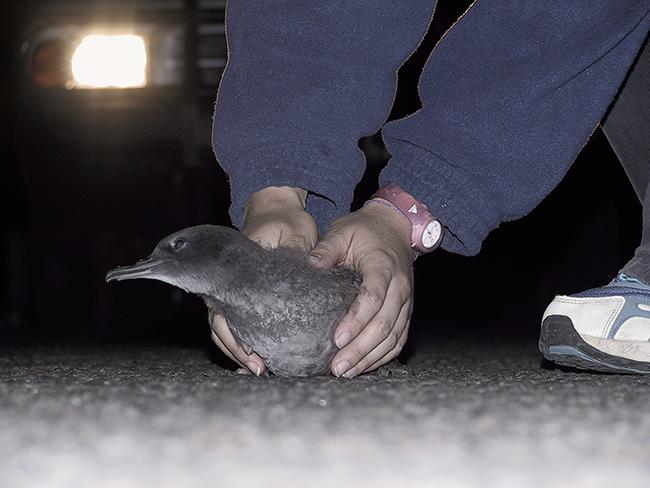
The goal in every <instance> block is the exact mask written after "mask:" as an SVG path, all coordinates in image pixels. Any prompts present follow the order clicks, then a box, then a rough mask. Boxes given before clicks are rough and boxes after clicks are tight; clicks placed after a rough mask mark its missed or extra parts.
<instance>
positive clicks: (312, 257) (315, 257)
mask: <svg viewBox="0 0 650 488" xmlns="http://www.w3.org/2000/svg"><path fill="white" fill-rule="evenodd" d="M320 258H321V257H320V256H319V255H318V254H310V255H309V260H310V261H320Z"/></svg>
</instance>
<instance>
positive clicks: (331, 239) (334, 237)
mask: <svg viewBox="0 0 650 488" xmlns="http://www.w3.org/2000/svg"><path fill="white" fill-rule="evenodd" d="M344 241H345V239H344V238H343V236H341V235H340V234H334V233H330V234H327V235H325V237H323V238H322V239H321V240H320V241H319V242H318V243H317V244H316V246H314V248H313V249H312V250H311V252H310V253H309V259H310V261H311V262H312V264H313V265H314V266H316V267H317V268H324V269H327V268H331V267H333V266H335V265H336V264H337V263H340V262H342V261H343V260H345V251H346V249H347V248H348V246H347V244H346V243H345V242H344Z"/></svg>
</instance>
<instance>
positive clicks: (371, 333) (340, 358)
mask: <svg viewBox="0 0 650 488" xmlns="http://www.w3.org/2000/svg"><path fill="white" fill-rule="evenodd" d="M401 298H402V296H401V293H400V292H399V291H398V290H396V289H395V285H394V283H392V282H391V284H390V285H389V287H388V290H387V292H386V299H385V301H384V302H383V305H382V306H381V308H380V310H379V311H378V312H377V313H376V314H375V316H374V317H372V319H371V320H370V321H368V325H367V326H365V327H364V328H363V330H361V332H360V333H359V335H358V336H357V337H356V338H355V339H354V340H352V342H350V343H349V344H348V345H347V346H345V347H344V348H343V349H342V350H341V351H339V352H338V353H337V354H336V356H335V357H334V359H333V361H332V365H333V370H332V372H333V373H334V374H335V375H336V376H341V375H344V374H345V373H346V372H348V371H350V370H353V369H355V367H356V366H357V365H358V363H359V362H360V361H361V360H362V359H363V358H364V357H366V356H367V355H368V354H369V353H370V352H371V351H372V350H373V349H375V348H376V347H377V346H378V345H379V344H381V343H382V342H383V341H384V340H386V339H387V338H391V340H395V342H397V340H398V339H399V335H400V333H401V330H399V331H397V330H395V326H396V323H397V319H398V317H399V314H400V311H401V309H402V306H403V304H404V301H403V300H401ZM391 336H392V337H391Z"/></svg>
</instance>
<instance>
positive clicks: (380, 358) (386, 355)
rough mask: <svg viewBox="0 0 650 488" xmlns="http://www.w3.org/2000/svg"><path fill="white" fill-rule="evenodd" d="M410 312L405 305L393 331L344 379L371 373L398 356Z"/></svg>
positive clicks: (405, 335)
mask: <svg viewBox="0 0 650 488" xmlns="http://www.w3.org/2000/svg"><path fill="white" fill-rule="evenodd" d="M410 310H411V303H410V302H407V303H405V304H404V306H403V307H402V310H401V311H400V314H399V316H398V317H397V322H396V323H395V328H394V329H393V331H392V332H391V333H390V334H389V336H388V337H387V338H386V339H384V341H383V342H382V343H381V344H379V345H378V346H377V347H375V348H374V349H373V350H372V351H370V352H369V353H368V354H367V355H366V357H364V358H363V359H362V360H361V361H359V364H357V365H356V367H355V368H353V369H352V370H350V371H347V372H346V373H345V374H344V376H345V377H346V378H352V377H354V376H357V375H360V374H362V373H365V372H367V371H371V370H372V369H376V368H378V367H379V366H381V365H383V364H386V363H388V362H389V361H391V360H392V359H393V358H394V357H395V356H397V355H398V354H399V352H400V351H401V350H402V347H404V344H405V343H406V338H407V336H408V333H407V331H408V324H409V320H410V318H411V313H410Z"/></svg>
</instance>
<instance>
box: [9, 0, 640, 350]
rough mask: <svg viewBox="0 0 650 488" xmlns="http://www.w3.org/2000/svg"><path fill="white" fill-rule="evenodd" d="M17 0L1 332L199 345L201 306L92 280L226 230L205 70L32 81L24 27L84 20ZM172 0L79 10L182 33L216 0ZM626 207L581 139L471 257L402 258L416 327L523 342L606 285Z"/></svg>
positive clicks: (135, 285)
mask: <svg viewBox="0 0 650 488" xmlns="http://www.w3.org/2000/svg"><path fill="white" fill-rule="evenodd" d="M19 3H20V5H13V3H12V4H11V5H10V6H7V5H5V6H3V7H1V8H2V10H3V11H2V15H0V17H2V19H3V24H4V25H3V26H2V29H1V32H2V36H3V39H2V53H3V56H2V58H1V60H0V63H2V66H1V67H2V73H3V75H4V82H3V84H2V87H3V89H2V95H0V109H1V113H2V118H1V120H0V124H2V126H1V129H2V132H1V133H2V163H1V164H2V170H1V176H0V199H1V204H2V219H3V230H2V234H1V237H0V342H3V341H36V340H38V341H47V342H49V341H61V340H65V341H77V340H80V341H81V340H83V341H86V340H92V341H105V342H107V341H135V340H145V341H162V342H174V343H184V344H185V343H186V344H198V343H201V344H203V343H205V344H207V343H208V342H209V334H208V327H207V323H206V313H205V310H204V307H203V304H202V303H201V302H200V300H198V299H197V298H195V297H192V296H188V295H185V294H184V293H182V292H180V291H178V290H176V289H173V288H171V287H169V286H167V285H164V284H162V283H158V282H152V281H134V282H127V283H120V284H117V285H113V284H112V285H110V286H109V285H106V284H105V283H104V274H105V272H106V271H107V270H108V269H110V268H112V267H114V266H115V265H119V264H128V263H131V262H134V261H135V260H136V259H139V258H140V257H143V256H145V255H147V254H148V253H149V252H150V251H151V249H152V248H153V245H154V244H155V243H156V242H157V241H158V239H159V238H160V237H162V236H164V235H166V234H168V233H170V232H173V231H175V230H178V229H180V228H183V227H187V226H190V225H196V224H199V223H217V224H223V225H228V224H229V220H228V217H227V205H228V198H229V196H228V185H227V182H226V179H225V176H224V174H223V172H222V171H221V169H220V167H219V165H218V163H217V162H216V160H215V158H214V156H213V154H212V152H211V149H210V147H209V143H210V117H211V113H212V107H213V103H214V97H215V94H216V84H217V82H218V73H216V74H215V73H209V74H208V75H207V79H206V78H205V76H203V75H205V73H199V72H198V69H195V63H187V64H186V66H187V69H186V70H185V72H184V74H183V80H184V81H183V84H182V85H181V86H178V87H176V88H171V89H165V90H153V89H151V90H150V89H143V90H127V91H125V92H101V93H100V92H95V91H93V92H87V91H77V90H65V89H63V88H48V89H43V88H40V87H36V86H34V85H33V84H32V83H31V81H30V79H29V76H28V74H27V73H26V71H27V69H26V66H25V60H24V58H23V57H22V54H21V46H23V43H24V41H25V38H26V37H28V36H29V35H30V32H32V30H33V27H34V25H36V24H38V25H41V24H42V23H47V22H48V21H50V20H51V21H54V20H55V19H56V18H59V17H60V16H65V15H70V16H71V17H74V18H75V19H76V18H77V17H78V18H79V19H81V21H83V19H84V16H83V15H85V14H83V15H82V14H80V13H79V12H78V11H77V10H76V9H75V2H69V1H68V2H52V1H50V2H19ZM94 3H95V2H82V1H79V2H77V4H78V6H81V5H85V6H86V7H88V6H89V5H93V4H94ZM141 3H150V4H155V3H156V2H141ZM181 3H182V2H181ZM185 3H186V7H187V6H189V7H192V6H193V5H194V7H195V8H194V9H192V8H190V9H189V11H183V10H182V9H180V10H178V11H174V12H172V13H169V12H167V13H165V14H164V15H160V14H159V13H157V11H156V9H155V8H151V9H148V10H147V9H145V10H139V9H138V8H136V7H134V5H136V4H137V2H111V8H110V9H106V8H100V7H98V8H97V9H94V10H92V9H91V11H90V13H89V14H88V16H89V17H88V18H95V19H96V18H103V17H102V16H104V17H112V16H118V17H119V16H120V15H126V16H127V17H128V16H132V17H134V18H137V19H148V18H149V17H150V18H156V19H158V18H161V19H162V18H164V21H165V22H167V21H169V22H177V23H180V25H185V26H186V27H188V26H189V27H188V28H189V29H191V26H192V22H199V21H201V22H203V21H204V22H220V21H221V19H220V15H222V12H221V13H219V8H218V6H217V7H216V8H215V6H214V4H218V3H219V2H207V3H211V4H212V6H211V7H210V9H207V8H206V11H205V12H204V11H203V10H202V9H201V8H197V7H196V3H197V2H185ZM201 3H205V2H199V4H201ZM467 3H469V2H462V1H453V0H440V3H439V6H438V10H437V13H436V16H435V18H434V21H433V23H432V26H431V29H430V31H429V33H428V34H427V36H426V38H425V40H424V41H423V43H422V45H421V46H420V48H419V49H418V51H417V52H416V53H414V55H413V56H412V57H411V59H410V60H409V61H408V62H407V63H406V64H405V65H404V66H403V67H402V69H401V70H400V73H399V89H398V94H397V98H396V102H395V106H394V109H393V112H392V114H391V118H398V117H403V116H405V115H407V114H408V113H411V112H412V111H414V110H416V109H417V108H418V106H419V105H418V104H419V102H418V98H417V78H418V74H419V72H420V70H421V68H422V65H423V63H424V61H425V60H426V58H427V56H428V53H429V52H430V51H431V49H432V47H433V46H434V44H435V42H436V41H437V39H439V37H440V36H441V35H442V34H443V33H444V31H445V30H446V29H447V28H448V27H449V26H450V25H451V23H452V22H453V21H454V19H455V18H457V17H458V16H459V15H460V14H461V13H462V12H463V11H464V9H465V7H466V4H467ZM127 5H129V7H127ZM63 6H65V8H63ZM199 7H200V5H199ZM48 9H49V10H48ZM121 9H123V10H124V11H123V12H121ZM78 10H79V11H81V10H83V9H81V8H79V9H78ZM208 10H209V11H208ZM188 12H189V13H188ZM57 16H59V17H57ZM188 32H190V31H189V30H188ZM188 39H193V40H194V41H197V42H198V39H196V38H195V37H192V35H188ZM215 42H223V40H221V41H219V40H217V41H215ZM197 45H198V44H197ZM196 51H197V49H195V48H192V45H188V46H187V47H186V48H185V51H184V55H185V56H186V59H190V60H191V59H196V58H197V56H200V55H201V54H200V53H197V52H196ZM202 76H203V77H202ZM210 77H212V78H210ZM210 79H213V82H212V83H210ZM361 147H362V148H363V149H364V150H365V151H366V153H367V155H368V159H369V166H368V172H367V175H366V177H365V178H364V180H363V181H362V183H361V184H360V185H359V187H358V188H357V199H356V204H357V205H358V204H359V203H360V202H362V201H363V199H364V198H366V197H367V196H369V195H370V194H371V193H372V191H373V190H374V188H375V187H376V179H377V174H378V171H379V169H380V168H381V166H382V165H383V164H384V163H385V160H386V154H385V152H384V151H383V149H382V147H381V145H380V142H379V141H378V139H377V138H376V137H375V138H368V139H366V140H364V141H362V142H361ZM640 211H641V207H640V205H639V202H638V200H637V199H636V196H635V195H634V192H633V191H632V188H631V186H630V185H629V183H628V181H627V178H626V176H625V173H624V171H623V169H622V168H621V166H620V164H619V163H618V162H617V160H616V157H615V156H614V154H613V152H612V150H611V149H610V147H609V145H608V143H607V141H606V139H605V138H604V136H603V134H602V132H601V131H600V130H598V131H596V133H595V134H594V135H593V137H592V139H591V141H590V142H589V143H588V144H587V145H586V147H585V149H584V150H583V152H582V154H581V155H580V157H579V158H578V160H577V161H576V162H575V164H574V165H573V167H572V169H571V170H570V171H569V173H568V174H567V176H566V178H565V179H564V180H563V181H562V183H561V184H560V185H559V187H558V188H557V189H556V190H555V191H554V192H553V193H552V194H551V195H550V196H549V197H548V198H547V199H546V200H545V201H544V202H542V203H541V204H540V205H539V207H538V208H537V209H535V210H534V211H533V212H532V213H531V214H530V215H529V216H528V217H526V218H525V219H522V220H520V221H518V222H513V223H507V224H504V225H502V226H501V227H500V228H499V229H498V230H497V231H495V232H493V233H492V234H491V235H490V236H489V237H488V239H487V240H486V241H485V243H484V247H483V251H482V252H481V254H480V255H479V256H477V257H472V258H466V257H461V256H456V255H451V254H449V253H446V252H436V253H434V254H432V255H430V256H427V257H424V258H422V259H420V260H418V262H417V265H416V294H417V297H416V311H415V316H414V319H413V325H414V330H415V335H416V337H417V336H420V337H422V336H425V335H426V336H430V337H440V338H445V339H448V338H453V339H462V340H475V339H489V340H495V341H505V340H510V339H513V338H516V339H523V340H530V341H534V340H535V339H536V334H537V330H538V326H539V322H540V317H541V314H542V312H543V310H544V308H545V307H546V305H547V304H548V302H549V301H550V300H551V299H552V298H553V296H554V295H555V294H556V293H571V292H575V291H579V290H581V289H585V288H588V287H593V286H599V285H601V284H604V283H606V282H607V281H609V280H610V279H611V278H612V277H613V275H614V274H615V273H616V271H617V270H618V269H619V268H620V267H621V266H622V265H623V264H624V263H625V262H626V261H627V260H628V259H629V257H630V256H631V254H632V253H633V251H634V248H635V247H636V245H637V243H638V241H639V238H640V225H641V220H640V218H641V213H640ZM413 342H416V343H417V340H416V341H413Z"/></svg>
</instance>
